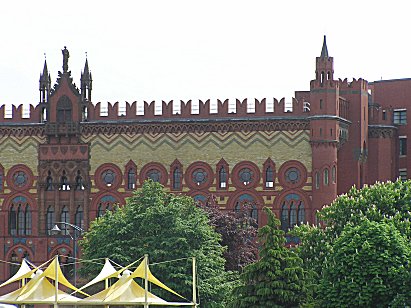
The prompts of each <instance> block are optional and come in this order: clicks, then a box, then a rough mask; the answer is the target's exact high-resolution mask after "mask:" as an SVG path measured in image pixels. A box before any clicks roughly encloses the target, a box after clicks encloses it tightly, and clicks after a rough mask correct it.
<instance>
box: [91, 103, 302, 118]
mask: <svg viewBox="0 0 411 308" xmlns="http://www.w3.org/2000/svg"><path fill="white" fill-rule="evenodd" d="M250 102H251V104H250ZM268 102H269V103H268ZM308 111H309V110H304V108H303V101H299V100H297V99H295V98H293V99H292V101H291V102H290V103H289V104H286V101H285V98H283V99H281V100H277V99H275V98H273V99H267V98H263V99H254V100H250V99H248V98H245V99H235V101H230V99H217V100H216V101H214V102H213V101H212V100H211V99H207V100H198V101H195V100H186V101H183V100H180V101H177V100H171V101H161V104H157V103H156V101H143V102H142V103H139V102H136V101H135V102H132V103H128V102H126V104H125V106H122V108H120V103H119V102H116V103H107V105H106V106H104V107H103V104H102V103H101V102H99V103H97V104H95V105H92V106H89V109H88V121H108V120H110V121H122V120H153V119H159V118H161V119H193V120H195V119H210V118H244V117H265V116H269V117H272V116H281V117H284V116H293V117H295V116H304V115H308V114H307V113H308Z"/></svg>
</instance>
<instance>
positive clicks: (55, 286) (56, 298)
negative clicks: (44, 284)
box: [54, 255, 59, 308]
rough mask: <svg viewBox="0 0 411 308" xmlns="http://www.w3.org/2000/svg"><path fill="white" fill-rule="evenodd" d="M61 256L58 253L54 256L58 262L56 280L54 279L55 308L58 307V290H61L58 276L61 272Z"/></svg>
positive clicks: (55, 268)
mask: <svg viewBox="0 0 411 308" xmlns="http://www.w3.org/2000/svg"><path fill="white" fill-rule="evenodd" d="M58 258H59V256H58V255H56V256H55V257H54V259H55V262H56V264H55V265H54V271H55V278H56V279H55V280H54V289H55V290H54V308H58V306H59V305H58V303H57V301H58V294H59V293H58V290H59V276H58V274H59V272H58V267H59V262H58V261H59V259H58Z"/></svg>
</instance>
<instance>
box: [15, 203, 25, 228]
mask: <svg viewBox="0 0 411 308" xmlns="http://www.w3.org/2000/svg"><path fill="white" fill-rule="evenodd" d="M25 218H26V215H25V214H24V210H23V208H22V206H21V204H19V206H18V207H17V233H18V235H24V231H25V225H26V223H25V221H24V220H25Z"/></svg>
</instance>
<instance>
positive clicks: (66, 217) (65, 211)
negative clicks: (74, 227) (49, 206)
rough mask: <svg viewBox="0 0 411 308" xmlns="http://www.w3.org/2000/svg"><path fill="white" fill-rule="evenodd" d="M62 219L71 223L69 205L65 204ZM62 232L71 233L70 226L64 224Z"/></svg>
mask: <svg viewBox="0 0 411 308" xmlns="http://www.w3.org/2000/svg"><path fill="white" fill-rule="evenodd" d="M60 221H61V222H66V223H70V215H69V210H68V207H67V205H66V206H64V207H63V209H62V210H61V216H60ZM61 233H62V234H65V235H68V234H69V229H68V226H67V225H66V224H62V226H61Z"/></svg>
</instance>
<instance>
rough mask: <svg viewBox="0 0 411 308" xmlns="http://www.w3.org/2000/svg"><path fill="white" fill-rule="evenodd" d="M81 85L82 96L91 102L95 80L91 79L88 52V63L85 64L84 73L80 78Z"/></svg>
mask: <svg viewBox="0 0 411 308" xmlns="http://www.w3.org/2000/svg"><path fill="white" fill-rule="evenodd" d="M80 83H81V94H82V96H83V99H85V100H88V101H91V89H92V84H93V79H92V77H91V72H90V69H89V67H88V59H87V52H86V62H85V63H84V71H83V72H82V73H81V77H80Z"/></svg>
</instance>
